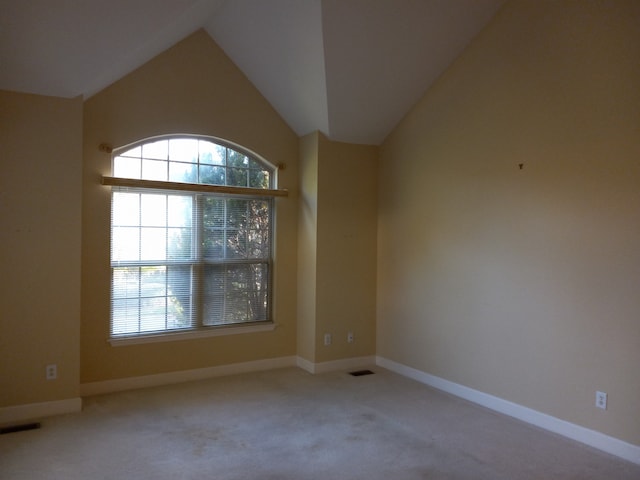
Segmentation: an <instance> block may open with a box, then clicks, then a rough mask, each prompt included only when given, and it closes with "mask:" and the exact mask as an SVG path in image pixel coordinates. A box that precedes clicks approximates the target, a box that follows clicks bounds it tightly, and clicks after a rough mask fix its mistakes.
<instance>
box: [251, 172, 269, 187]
mask: <svg viewBox="0 0 640 480" xmlns="http://www.w3.org/2000/svg"><path fill="white" fill-rule="evenodd" d="M249 186H250V187H251V188H269V187H270V185H269V172H264V171H262V170H249Z"/></svg>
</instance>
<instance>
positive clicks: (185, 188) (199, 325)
mask: <svg viewBox="0 0 640 480" xmlns="http://www.w3.org/2000/svg"><path fill="white" fill-rule="evenodd" d="M172 139H173V140H175V139H188V140H196V141H199V140H201V141H205V142H211V143H213V144H215V145H217V146H220V147H224V148H225V162H224V168H225V172H227V170H228V169H231V168H237V167H235V166H233V165H232V166H230V165H229V164H228V162H227V160H226V159H228V157H229V153H228V152H229V150H231V151H233V152H236V153H239V154H241V155H244V156H246V157H247V158H248V161H249V165H251V164H252V163H251V162H257V164H258V165H259V166H260V167H262V168H263V171H266V172H268V173H269V188H255V187H240V186H230V185H214V184H207V183H187V182H176V181H162V180H145V179H141V178H124V177H115V176H103V178H102V184H103V185H107V186H111V187H113V188H112V193H111V204H112V208H113V202H114V200H113V198H114V193H115V192H116V191H131V192H132V193H133V192H136V193H149V194H177V195H184V196H191V197H192V205H194V208H195V207H196V204H199V202H202V201H203V199H202V198H201V197H204V196H213V197H216V198H221V199H224V201H225V202H227V199H229V198H239V199H247V200H251V199H265V200H268V201H269V207H268V208H269V225H268V228H269V234H268V235H269V252H268V256H267V260H266V263H267V268H268V279H267V283H266V285H267V293H266V295H267V311H266V312H267V319H266V320H259V321H251V320H249V321H246V322H237V323H228V324H218V325H206V323H205V319H204V318H203V317H204V316H203V315H202V308H203V307H202V304H203V298H204V292H201V293H200V294H199V295H196V296H197V297H198V301H199V304H198V305H197V306H196V310H197V311H198V313H196V315H195V318H194V322H193V323H192V326H190V327H186V328H179V329H161V330H153V331H138V332H130V333H122V334H114V333H113V322H114V317H113V312H114V310H113V308H114V277H113V275H114V271H115V270H114V269H115V268H116V267H117V265H116V264H117V263H121V262H116V263H114V260H113V252H112V251H111V248H110V271H111V279H110V306H109V342H110V343H111V344H112V345H129V344H139V343H155V342H164V341H173V340H185V339H190V338H201V337H212V336H220V335H233V334H238V333H252V332H263V331H271V330H273V329H275V328H276V324H275V322H274V308H273V307H274V301H273V298H274V295H273V293H274V273H275V265H274V263H275V262H274V259H275V256H276V255H275V237H276V235H275V226H276V225H275V222H276V201H275V199H276V198H277V197H286V196H287V195H288V192H287V191H286V190H278V189H275V188H273V187H274V186H275V185H276V184H277V173H278V166H276V165H274V164H272V163H271V162H269V161H267V160H266V159H264V158H263V157H262V156H260V155H258V154H256V153H255V152H252V151H251V150H249V149H247V148H244V147H242V146H239V145H237V144H234V143H232V142H228V141H225V140H222V139H219V138H217V137H212V136H204V135H180V134H175V135H162V136H156V137H150V138H146V139H143V140H140V141H138V142H135V143H132V144H129V145H126V146H123V147H120V148H118V149H115V150H113V151H112V152H110V153H112V155H111V167H112V172H113V171H114V162H115V159H116V157H119V156H120V155H121V154H122V153H124V152H129V151H131V150H133V149H135V148H138V147H140V148H142V146H143V145H145V144H151V143H154V142H158V141H171V140H172ZM167 148H170V147H169V146H168V147H167ZM141 152H142V149H141ZM144 159H145V157H143V156H142V153H141V155H140V160H141V165H142V162H143V161H144ZM164 161H166V162H167V169H169V167H170V161H171V160H170V158H169V155H168V157H167V159H166V160H164ZM193 165H196V166H197V168H200V165H201V163H200V160H199V159H198V162H197V163H193ZM250 169H251V167H247V171H248V172H249V171H250ZM140 172H141V173H140V176H142V167H141V170H140ZM167 178H168V176H167ZM226 178H227V175H226V173H225V182H226V181H227V180H226ZM250 182H251V180H250V177H249V175H247V184H250ZM199 223H201V222H199ZM113 227H114V224H113V212H112V216H111V217H110V231H112V229H113ZM139 228H141V226H140V225H139ZM192 228H198V229H202V228H203V227H202V225H201V224H200V225H198V226H193V227H192ZM201 233H202V232H201V231H198V232H197V233H196V235H195V236H197V237H199V236H200V235H201ZM112 241H113V238H110V242H112ZM194 241H200V240H194ZM110 244H111V243H110ZM196 249H199V248H196ZM263 260H264V259H262V261H263ZM227 261H228V259H227V260H223V261H222V263H223V264H226V262H227ZM194 262H197V266H196V267H195V268H204V266H205V265H206V264H207V263H206V260H205V259H204V257H202V256H200V258H197V259H194ZM156 263H157V265H158V266H162V265H168V264H169V263H170V261H169V259H165V260H164V263H162V262H156ZM244 263H247V262H244ZM254 263H257V262H254ZM248 264H251V262H248ZM198 281H199V282H200V283H201V284H203V283H204V276H203V275H201V276H200V278H199V280H198ZM136 298H142V297H136ZM190 298H193V296H192V297H190Z"/></svg>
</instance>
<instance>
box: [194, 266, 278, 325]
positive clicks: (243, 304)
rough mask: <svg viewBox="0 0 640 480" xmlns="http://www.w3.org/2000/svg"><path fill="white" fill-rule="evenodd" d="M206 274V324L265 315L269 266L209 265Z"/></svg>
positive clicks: (260, 318)
mask: <svg viewBox="0 0 640 480" xmlns="http://www.w3.org/2000/svg"><path fill="white" fill-rule="evenodd" d="M204 274H205V301H204V304H203V310H204V312H203V313H204V323H205V325H221V324H229V323H246V322H257V321H264V320H267V319H268V314H267V313H268V305H267V299H268V266H267V264H266V263H260V264H236V265H211V266H207V267H206V268H205V271H204Z"/></svg>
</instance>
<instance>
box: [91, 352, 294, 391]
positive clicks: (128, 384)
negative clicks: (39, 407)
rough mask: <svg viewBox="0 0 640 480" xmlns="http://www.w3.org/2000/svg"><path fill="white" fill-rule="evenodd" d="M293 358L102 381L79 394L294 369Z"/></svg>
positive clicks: (93, 383) (92, 383)
mask: <svg viewBox="0 0 640 480" xmlns="http://www.w3.org/2000/svg"><path fill="white" fill-rule="evenodd" d="M295 366H296V357H294V356H291V357H278V358H267V359H264V360H254V361H251V362H242V363H232V364H229V365H218V366H215V367H206V368H197V369H194V370H181V371H178V372H168V373H159V374H155V375H145V376H141V377H128V378H118V379H115V380H105V381H102V382H91V383H83V384H81V385H80V395H82V396H83V397H85V396H91V395H102V394H104V393H113V392H121V391H124V390H134V389H137V388H147V387H158V386H161V385H171V384H174V383H182V382H191V381H195V380H205V379H207V378H213V377H221V376H224V375H234V374H238V373H248V372H258V371H264V370H273V369H276V368H285V367H295Z"/></svg>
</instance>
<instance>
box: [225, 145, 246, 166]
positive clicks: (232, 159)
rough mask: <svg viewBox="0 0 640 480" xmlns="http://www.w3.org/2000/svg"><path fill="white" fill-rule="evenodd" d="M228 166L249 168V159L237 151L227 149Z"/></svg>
mask: <svg viewBox="0 0 640 480" xmlns="http://www.w3.org/2000/svg"><path fill="white" fill-rule="evenodd" d="M227 166H228V167H245V168H248V167H249V157H247V156H246V155H243V154H242V153H240V152H236V151H235V150H231V149H230V148H229V149H227Z"/></svg>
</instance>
